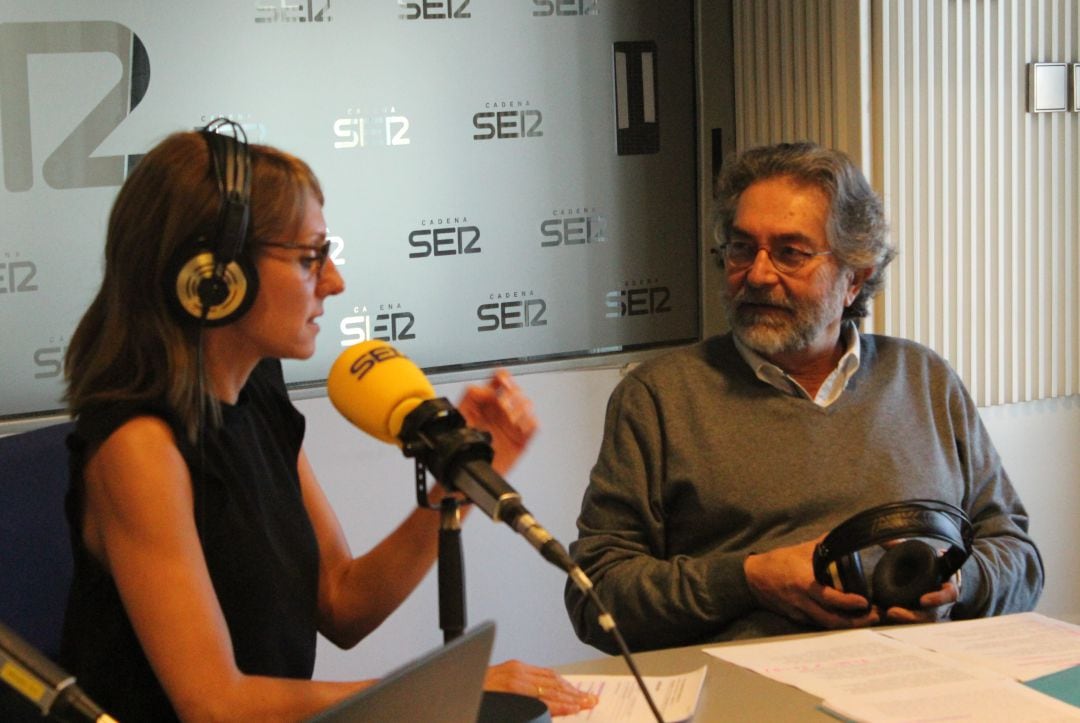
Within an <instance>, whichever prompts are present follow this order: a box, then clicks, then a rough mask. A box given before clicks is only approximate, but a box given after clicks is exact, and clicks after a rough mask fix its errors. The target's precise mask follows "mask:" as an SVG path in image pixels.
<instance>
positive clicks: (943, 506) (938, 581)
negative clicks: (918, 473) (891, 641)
mask: <svg viewBox="0 0 1080 723" xmlns="http://www.w3.org/2000/svg"><path fill="white" fill-rule="evenodd" d="M921 537H928V538H931V539H935V540H940V541H942V542H945V543H948V545H949V547H948V548H947V549H946V550H945V552H944V553H942V554H941V555H939V554H938V552H937V550H935V549H934V548H933V547H932V546H930V545H929V544H927V543H926V542H923V541H922V540H920V539H917V538H921ZM913 538H916V539H913ZM973 538H974V531H973V530H972V527H971V522H970V520H968V517H967V515H966V514H965V513H964V511H963V510H961V509H960V508H959V507H955V506H953V505H950V504H948V503H947V502H939V501H937V500H922V499H916V500H908V501H906V502H893V503H890V504H886V505H881V506H879V507H873V508H871V509H868V510H865V511H863V512H860V513H859V514H857V515H854V516H853V517H850V518H849V519H847V520H846V521H844V522H842V523H841V524H840V525H838V526H837V527H836V528H835V529H834V530H833V531H832V532H830V533H829V534H828V535H826V537H825V539H824V540H822V541H821V542H820V543H818V545H817V546H816V547H815V548H814V558H813V562H814V577H815V579H817V581H818V582H820V583H821V584H822V585H829V586H831V587H834V588H836V589H837V590H841V591H843V592H853V593H856V594H859V595H862V596H863V597H865V598H866V599H868V600H870V601H871V602H872V603H873V604H875V605H877V606H878V607H880V608H882V609H886V608H890V607H903V608H908V609H916V608H918V607H919V598H920V597H922V596H923V594H925V593H927V592H929V591H931V590H936V589H938V588H939V587H941V585H942V584H943V583H944V582H945V581H946V580H948V579H949V578H950V577H952V575H953V574H954V573H955V572H956V571H957V570H959V569H960V566H961V565H963V564H964V561H965V560H967V558H968V556H969V555H970V554H971V542H972V539H973ZM889 542H896V543H897V544H895V545H893V546H891V547H889V548H888V550H887V551H886V552H885V554H884V555H882V557H881V559H880V560H878V562H877V564H876V565H875V566H874V572H873V575H872V577H871V579H869V580H868V579H867V578H866V575H865V574H864V573H863V566H862V558H861V557H860V554H859V553H860V550H863V549H865V548H867V547H872V546H874V545H884V544H887V543H889Z"/></svg>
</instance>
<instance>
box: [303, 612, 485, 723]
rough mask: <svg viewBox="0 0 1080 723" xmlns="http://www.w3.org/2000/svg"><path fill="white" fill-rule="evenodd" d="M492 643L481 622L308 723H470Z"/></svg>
mask: <svg viewBox="0 0 1080 723" xmlns="http://www.w3.org/2000/svg"><path fill="white" fill-rule="evenodd" d="M494 642H495V623H493V622H491V621H487V622H483V623H481V624H479V625H477V626H476V627H474V628H473V629H471V630H469V631H468V632H466V633H464V634H463V635H461V636H460V637H458V638H457V639H455V640H451V641H450V642H449V643H446V644H445V645H443V646H442V647H439V648H435V649H434V650H431V651H429V652H428V653H426V654H424V655H422V656H421V657H419V658H416V659H415V660H413V661H411V662H409V663H406V664H405V665H403V666H401V667H400V668H398V669H397V670H394V671H393V672H391V673H390V674H388V675H387V676H386V677H384V678H382V679H381V680H380V681H379V682H378V683H376V684H375V685H373V686H371V687H370V688H366V689H364V690H362V691H360V692H359V693H356V694H355V695H352V696H350V697H348V698H346V699H345V700H343V701H341V702H340V703H338V704H336V705H334V706H331V707H330V708H327V709H326V710H324V711H322V712H321V713H319V714H317V715H315V716H314V717H312V718H309V719H308V723H351V722H352V721H364V723H382V722H383V721H385V722H386V723H400V722H401V721H446V723H476V719H477V717H478V715H479V713H480V702H481V699H482V696H483V692H484V690H483V689H484V675H485V674H486V673H487V667H488V661H489V660H490V658H491V648H492V645H493V644H494Z"/></svg>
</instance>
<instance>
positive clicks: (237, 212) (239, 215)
mask: <svg viewBox="0 0 1080 723" xmlns="http://www.w3.org/2000/svg"><path fill="white" fill-rule="evenodd" d="M224 128H228V129H229V130H231V131H232V135H231V136H230V135H225V134H223V133H221V130H222V129H224ZM199 133H200V135H201V136H202V137H203V138H204V139H205V140H206V144H207V146H208V147H209V149H210V170H211V172H212V173H213V174H214V178H215V179H216V180H217V186H218V190H219V192H220V195H221V211H220V212H219V214H218V220H217V224H216V226H215V231H214V234H213V236H211V237H209V238H207V237H205V236H202V237H199V238H198V239H196V240H195V241H194V242H193V243H192V244H188V245H185V247H184V248H183V249H182V251H181V252H179V253H177V255H176V257H175V259H174V261H173V262H172V263H171V264H170V266H169V268H170V269H171V273H170V274H169V275H168V276H167V278H168V279H170V280H171V283H172V288H171V289H170V290H168V292H167V294H166V296H167V297H168V298H169V299H170V300H171V301H172V302H173V304H172V305H173V306H174V307H175V309H176V311H177V313H178V315H179V316H180V318H181V319H183V320H185V321H198V322H199V323H200V324H203V325H205V326H221V325H223V324H229V323H231V322H233V321H236V320H237V319H239V318H240V317H241V316H243V315H244V313H245V312H246V311H247V310H248V309H249V308H251V304H252V303H253V302H254V301H255V297H256V295H257V293H258V290H259V277H258V274H257V273H256V271H255V265H254V264H253V263H252V262H251V260H250V259H249V258H248V257H247V255H245V254H244V253H243V248H244V240H245V239H246V238H247V232H248V222H249V221H250V217H251V155H250V153H249V151H248V145H247V135H246V134H245V133H244V129H243V128H242V127H241V126H240V125H239V124H238V123H235V122H234V121H231V120H228V119H225V118H216V119H214V120H212V121H210V123H208V124H207V125H206V126H205V127H204V128H201V129H200V130H199ZM192 246H193V247H194V248H192Z"/></svg>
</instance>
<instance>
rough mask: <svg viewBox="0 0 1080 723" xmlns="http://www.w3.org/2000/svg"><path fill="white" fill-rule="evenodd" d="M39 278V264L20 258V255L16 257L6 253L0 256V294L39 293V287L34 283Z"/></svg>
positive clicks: (16, 254) (16, 253)
mask: <svg viewBox="0 0 1080 723" xmlns="http://www.w3.org/2000/svg"><path fill="white" fill-rule="evenodd" d="M36 276H37V264H35V263H34V262H33V261H30V260H29V259H21V258H19V253H18V252H15V254H14V255H12V254H10V253H5V254H4V255H3V256H0V294H25V293H28V292H31V291H37V290H38V285H37V282H35V281H34V278H35V277H36Z"/></svg>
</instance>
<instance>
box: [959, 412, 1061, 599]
mask: <svg viewBox="0 0 1080 723" xmlns="http://www.w3.org/2000/svg"><path fill="white" fill-rule="evenodd" d="M980 412H981V415H982V419H983V423H984V424H985V425H986V428H987V429H988V430H989V432H990V437H991V438H992V439H993V440H994V445H995V446H996V447H997V450H998V453H999V454H1000V455H1001V459H1002V461H1003V462H1004V464H1005V469H1006V470H1007V471H1008V472H1009V475H1010V476H1011V477H1012V481H1013V485H1014V486H1015V487H1016V489H1017V491H1018V492H1019V493H1020V498H1021V499H1022V500H1023V501H1024V504H1025V506H1026V507H1027V510H1028V514H1029V515H1030V517H1031V534H1032V536H1033V537H1034V538H1035V542H1036V543H1037V544H1038V545H1039V551H1040V552H1041V553H1042V557H1043V564H1044V565H1045V566H1046V588H1045V590H1044V591H1043V596H1042V599H1041V600H1040V601H1039V606H1038V608H1037V609H1038V610H1039V611H1040V612H1043V613H1046V614H1047V615H1063V614H1066V613H1072V614H1076V613H1077V612H1080V396H1072V397H1064V398H1059V399H1045V400H1042V401H1037V402H1025V403H1022V404H1008V405H1004V406H996V407H986V408H984V409H981V410H980Z"/></svg>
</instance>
